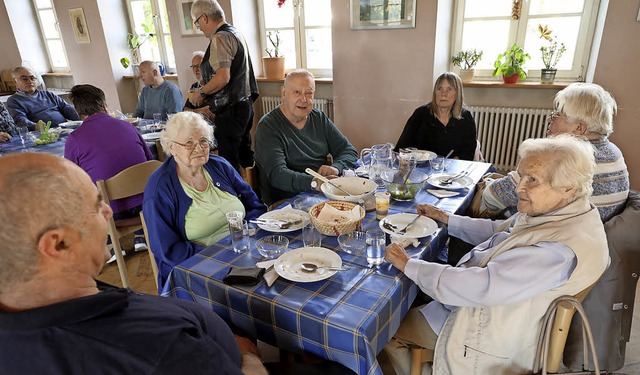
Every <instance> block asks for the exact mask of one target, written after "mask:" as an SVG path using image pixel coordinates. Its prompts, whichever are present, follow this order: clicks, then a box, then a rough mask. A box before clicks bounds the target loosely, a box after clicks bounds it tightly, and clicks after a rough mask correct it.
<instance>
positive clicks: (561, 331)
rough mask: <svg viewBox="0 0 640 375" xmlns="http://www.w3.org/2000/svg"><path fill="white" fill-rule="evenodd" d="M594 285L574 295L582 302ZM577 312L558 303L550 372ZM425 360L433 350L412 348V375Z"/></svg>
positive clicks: (555, 368)
mask: <svg viewBox="0 0 640 375" xmlns="http://www.w3.org/2000/svg"><path fill="white" fill-rule="evenodd" d="M594 285H595V283H594V284H592V285H591V286H589V287H588V288H587V289H585V290H583V291H582V292H580V293H578V294H576V295H575V296H574V297H575V298H576V299H577V300H578V301H580V302H582V301H583V300H584V298H585V297H586V296H587V294H589V291H591V288H593V286H594ZM575 312H576V309H575V308H574V307H573V306H572V305H571V304H570V303H567V302H561V303H560V304H559V305H558V310H557V312H556V316H555V318H554V321H553V327H552V329H551V340H550V341H549V357H548V360H547V372H548V373H552V374H553V373H557V372H558V369H559V368H560V363H562V352H563V351H564V345H565V343H566V342H567V335H568V334H569V327H570V326H571V320H572V319H573V314H574V313H575ZM425 362H433V350H431V349H426V348H420V347H415V348H411V375H420V374H421V373H422V365H423V364H424V363H425Z"/></svg>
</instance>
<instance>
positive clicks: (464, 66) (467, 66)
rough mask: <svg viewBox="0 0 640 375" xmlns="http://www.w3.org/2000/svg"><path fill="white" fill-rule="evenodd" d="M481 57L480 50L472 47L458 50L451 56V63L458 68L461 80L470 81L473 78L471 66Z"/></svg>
mask: <svg viewBox="0 0 640 375" xmlns="http://www.w3.org/2000/svg"><path fill="white" fill-rule="evenodd" d="M481 58H482V51H477V50H476V49H475V48H474V49H468V50H461V51H458V53H456V54H455V55H454V56H452V57H451V63H452V64H453V65H455V66H457V67H459V68H460V78H461V79H462V82H471V81H472V80H473V74H474V71H475V70H474V69H473V67H474V66H475V65H476V64H477V63H478V61H480V59H481Z"/></svg>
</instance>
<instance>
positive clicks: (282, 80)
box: [256, 77, 333, 84]
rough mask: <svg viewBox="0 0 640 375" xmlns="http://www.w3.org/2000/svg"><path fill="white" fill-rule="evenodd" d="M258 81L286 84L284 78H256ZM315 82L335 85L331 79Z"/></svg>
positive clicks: (326, 78) (316, 78) (320, 79)
mask: <svg viewBox="0 0 640 375" xmlns="http://www.w3.org/2000/svg"><path fill="white" fill-rule="evenodd" d="M256 80H257V81H258V82H275V83H283V82H284V78H282V79H273V78H267V77H256ZM314 80H315V81H316V84H322V83H328V84H332V83H333V78H331V77H315V78H314Z"/></svg>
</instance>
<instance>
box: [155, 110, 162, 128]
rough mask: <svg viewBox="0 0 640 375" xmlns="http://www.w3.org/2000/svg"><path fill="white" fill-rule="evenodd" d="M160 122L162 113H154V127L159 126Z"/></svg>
mask: <svg viewBox="0 0 640 375" xmlns="http://www.w3.org/2000/svg"><path fill="white" fill-rule="evenodd" d="M161 121H162V113H154V114H153V123H154V124H155V125H160V122H161Z"/></svg>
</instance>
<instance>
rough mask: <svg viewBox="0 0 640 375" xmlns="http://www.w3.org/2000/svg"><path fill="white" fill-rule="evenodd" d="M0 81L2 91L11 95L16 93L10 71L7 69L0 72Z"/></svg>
mask: <svg viewBox="0 0 640 375" xmlns="http://www.w3.org/2000/svg"><path fill="white" fill-rule="evenodd" d="M0 81H2V86H3V90H6V91H7V92H10V93H12V94H13V93H14V92H16V82H15V81H14V80H13V77H12V76H11V70H9V69H7V70H3V71H2V72H0Z"/></svg>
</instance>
